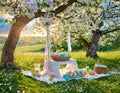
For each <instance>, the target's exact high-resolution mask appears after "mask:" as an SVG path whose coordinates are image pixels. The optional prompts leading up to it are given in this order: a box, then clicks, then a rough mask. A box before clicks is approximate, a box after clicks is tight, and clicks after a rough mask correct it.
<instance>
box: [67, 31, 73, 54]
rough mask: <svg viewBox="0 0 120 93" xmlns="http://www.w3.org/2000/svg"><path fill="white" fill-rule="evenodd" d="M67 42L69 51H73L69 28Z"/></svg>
mask: <svg viewBox="0 0 120 93" xmlns="http://www.w3.org/2000/svg"><path fill="white" fill-rule="evenodd" d="M67 44H68V52H71V50H72V48H71V39H70V30H68V39H67Z"/></svg>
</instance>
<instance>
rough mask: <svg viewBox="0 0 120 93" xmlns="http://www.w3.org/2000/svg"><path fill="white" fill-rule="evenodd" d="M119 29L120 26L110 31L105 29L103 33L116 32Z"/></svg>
mask: <svg viewBox="0 0 120 93" xmlns="http://www.w3.org/2000/svg"><path fill="white" fill-rule="evenodd" d="M118 30H119V31H120V27H119V28H116V29H113V30H110V31H108V30H105V31H103V32H102V34H107V33H110V32H115V31H118Z"/></svg>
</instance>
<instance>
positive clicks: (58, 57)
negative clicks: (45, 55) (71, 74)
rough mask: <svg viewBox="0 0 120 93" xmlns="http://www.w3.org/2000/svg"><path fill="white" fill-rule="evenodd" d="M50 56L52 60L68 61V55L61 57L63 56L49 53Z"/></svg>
mask: <svg viewBox="0 0 120 93" xmlns="http://www.w3.org/2000/svg"><path fill="white" fill-rule="evenodd" d="M51 58H52V59H53V60H54V61H68V60H69V59H70V57H68V58H63V57H60V56H57V55H54V56H53V55H51Z"/></svg>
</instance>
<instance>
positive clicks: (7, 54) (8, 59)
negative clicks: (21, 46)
mask: <svg viewBox="0 0 120 93" xmlns="http://www.w3.org/2000/svg"><path fill="white" fill-rule="evenodd" d="M30 20H31V19H29V18H28V17H18V18H16V22H15V23H14V24H13V25H12V27H11V29H10V32H9V35H8V38H7V40H6V42H5V44H4V47H3V49H2V58H1V64H2V66H3V67H5V68H11V67H12V66H13V61H14V50H15V48H16V44H17V43H18V40H19V36H20V33H21V31H22V30H23V28H24V27H25V25H26V24H27V23H28V22H29V21H30Z"/></svg>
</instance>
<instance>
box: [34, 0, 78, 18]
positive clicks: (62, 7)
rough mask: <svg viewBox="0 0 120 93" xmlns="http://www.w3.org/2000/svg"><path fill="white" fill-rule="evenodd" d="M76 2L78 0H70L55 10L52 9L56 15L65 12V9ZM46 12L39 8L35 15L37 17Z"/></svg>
mask: <svg viewBox="0 0 120 93" xmlns="http://www.w3.org/2000/svg"><path fill="white" fill-rule="evenodd" d="M74 2H77V0H69V1H68V2H67V3H65V4H63V5H61V6H59V7H58V8H56V9H55V10H54V11H51V12H53V13H54V14H55V16H56V15H57V14H59V13H61V12H63V11H64V10H65V9H67V7H68V6H70V5H72V4H73V3H74ZM45 13H46V12H43V11H41V10H38V11H37V12H36V13H35V17H34V18H37V17H41V16H44V14H45Z"/></svg>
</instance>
